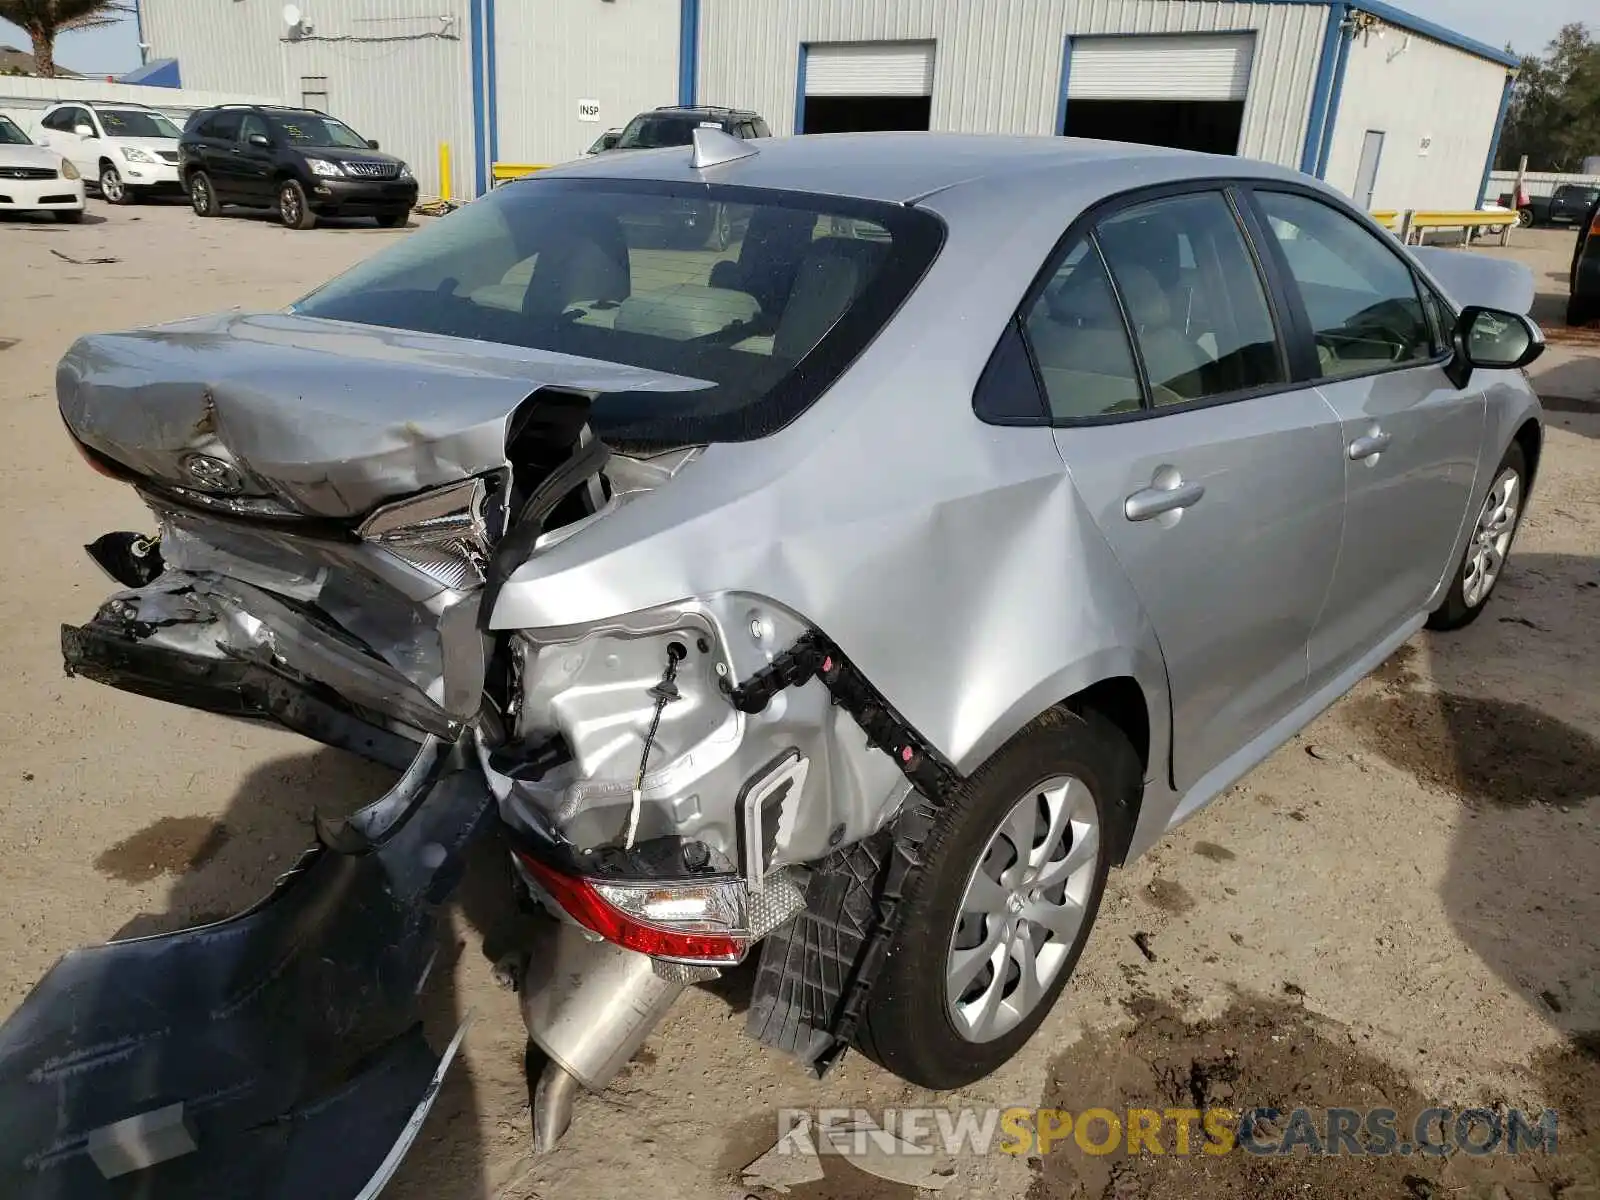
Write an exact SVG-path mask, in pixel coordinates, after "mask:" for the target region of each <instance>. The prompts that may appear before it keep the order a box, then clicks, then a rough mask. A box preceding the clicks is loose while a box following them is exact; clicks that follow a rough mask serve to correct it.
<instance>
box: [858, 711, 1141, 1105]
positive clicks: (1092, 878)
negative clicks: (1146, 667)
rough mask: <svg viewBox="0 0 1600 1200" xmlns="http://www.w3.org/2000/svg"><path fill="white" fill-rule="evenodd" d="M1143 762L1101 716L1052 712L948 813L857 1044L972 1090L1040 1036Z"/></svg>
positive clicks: (929, 1080) (925, 1077)
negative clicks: (1037, 1032)
mask: <svg viewBox="0 0 1600 1200" xmlns="http://www.w3.org/2000/svg"><path fill="white" fill-rule="evenodd" d="M1139 778H1140V769H1139V761H1138V757H1137V755H1136V754H1135V753H1134V750H1133V747H1132V746H1131V745H1129V743H1128V740H1127V738H1126V737H1124V736H1123V735H1122V733H1121V731H1120V730H1118V729H1117V728H1116V727H1115V726H1113V725H1112V724H1111V723H1110V722H1109V721H1107V720H1105V719H1104V718H1101V717H1099V716H1098V715H1097V714H1093V713H1090V714H1086V715H1079V714H1077V713H1071V712H1066V711H1062V710H1051V711H1050V712H1048V713H1046V714H1044V715H1043V716H1041V717H1039V718H1038V719H1037V720H1036V721H1035V722H1034V723H1033V724H1031V725H1029V726H1028V727H1027V728H1026V729H1024V730H1023V731H1022V732H1021V733H1019V734H1018V735H1017V736H1016V737H1014V738H1013V739H1012V740H1011V741H1010V742H1008V743H1006V745H1005V746H1003V747H1002V748H1001V749H1000V750H998V751H997V752H996V753H995V754H994V756H993V757H992V758H990V759H989V761H988V762H986V763H985V764H984V765H983V766H982V767H980V768H979V769H978V770H977V771H976V772H974V773H973V775H972V777H971V778H970V779H969V780H968V785H967V787H966V788H964V789H963V790H962V792H961V793H960V794H959V795H958V796H956V797H954V798H953V799H952V801H951V803H950V806H949V807H948V808H947V809H946V810H945V811H944V812H943V813H942V814H941V815H940V817H939V819H938V822H937V823H936V825H935V826H934V829H933V832H932V833H931V834H930V835H929V838H928V842H927V846H926V848H925V862H926V866H925V868H924V870H923V872H922V873H921V875H920V876H919V877H918V878H917V879H916V881H915V883H914V884H913V886H912V888H911V890H910V891H909V892H908V894H907V896H906V898H905V900H904V901H903V903H904V904H905V906H906V907H905V911H904V914H903V916H904V920H903V922H902V923H901V926H900V929H899V932H898V933H897V935H896V937H895V940H894V943H893V945H892V946H891V948H890V950H889V955H888V959H887V961H886V963H885V966H884V968H883V974H882V975H881V976H880V977H879V979H878V982H877V985H876V987H875V989H874V992H873V996H872V1000H871V1003H870V1005H869V1007H868V1011H867V1014H866V1017H865V1019H864V1020H863V1021H862V1024H861V1027H860V1031H859V1033H858V1037H857V1041H858V1044H859V1046H860V1048H861V1050H862V1052H863V1053H864V1054H866V1055H867V1056H868V1057H869V1058H871V1059H873V1060H874V1061H875V1062H877V1063H879V1064H880V1065H881V1066H883V1067H885V1068H887V1069H888V1070H890V1071H893V1072H894V1073H895V1074H896V1075H899V1076H900V1077H901V1078H902V1079H905V1080H907V1081H908V1082H910V1083H913V1084H916V1085H918V1086H919V1087H926V1088H933V1089H935V1090H945V1089H949V1088H956V1087H963V1086H965V1085H967V1084H969V1083H972V1082H973V1081H974V1080H977V1079H981V1078H983V1077H984V1076H985V1075H988V1074H990V1073H992V1072H993V1071H995V1070H997V1069H998V1068H999V1067H1000V1066H1002V1065H1003V1064H1004V1063H1005V1062H1006V1061H1007V1060H1008V1059H1010V1058H1011V1057H1012V1056H1013V1055H1014V1054H1016V1052H1017V1051H1018V1050H1020V1049H1021V1048H1022V1046H1023V1044H1024V1043H1025V1042H1026V1041H1027V1040H1028V1038H1030V1037H1031V1036H1032V1035H1033V1032H1034V1030H1036V1029H1037V1028H1038V1027H1039V1025H1040V1023H1041V1022H1042V1021H1043V1020H1044V1018H1045V1017H1046V1016H1047V1015H1048V1014H1049V1012H1050V1008H1051V1006H1052V1005H1053V1004H1054V1003H1055V1001H1056V998H1057V997H1058V996H1059V995H1060V994H1061V991H1062V989H1063V988H1064V987H1065V986H1066V984H1067V980H1068V978H1070V976H1071V975H1072V970H1073V967H1074V966H1075V965H1076V964H1077V961H1078V956H1079V955H1080V954H1082V952H1083V947H1084V944H1085V942H1087V940H1088V937H1089V930H1090V928H1091V926H1092V925H1093V924H1094V918H1095V914H1096V913H1097V912H1098V911H1099V908H1100V898H1101V895H1102V894H1103V893H1104V891H1105V883H1106V874H1107V872H1108V871H1109V869H1110V866H1111V859H1112V855H1113V852H1114V847H1115V845H1116V844H1117V843H1118V842H1119V840H1120V839H1119V837H1118V836H1117V831H1118V830H1119V829H1121V827H1122V825H1121V822H1122V820H1123V809H1122V807H1121V804H1122V801H1123V800H1124V799H1125V798H1127V797H1129V796H1131V795H1133V794H1134V789H1135V788H1136V787H1137V786H1138V783H1139Z"/></svg>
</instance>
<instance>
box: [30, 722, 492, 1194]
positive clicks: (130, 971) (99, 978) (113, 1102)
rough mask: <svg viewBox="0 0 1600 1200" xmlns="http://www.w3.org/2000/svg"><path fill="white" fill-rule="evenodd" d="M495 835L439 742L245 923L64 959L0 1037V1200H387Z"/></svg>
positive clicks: (433, 1075)
mask: <svg viewBox="0 0 1600 1200" xmlns="http://www.w3.org/2000/svg"><path fill="white" fill-rule="evenodd" d="M493 820H494V801H493V798H492V796H491V795H490V794H489V792H488V790H487V789H486V787H485V786H484V784H483V780H482V776H481V775H480V774H479V773H478V772H477V770H476V769H475V767H474V766H473V765H472V764H470V763H468V764H466V765H465V766H464V765H463V761H462V758H461V756H460V755H459V754H457V753H456V752H455V750H454V748H452V747H448V746H444V747H441V746H439V745H438V744H436V743H430V744H429V745H428V746H426V747H425V748H424V755H423V756H422V757H421V758H419V760H418V763H417V764H416V765H415V767H414V769H413V770H412V771H409V772H407V774H406V776H405V777H404V778H402V779H401V781H400V782H399V783H398V784H397V785H396V787H395V789H394V790H393V791H392V792H391V793H390V794H389V795H388V796H386V797H384V798H383V799H382V800H380V801H378V802H377V803H376V804H374V805H372V806H370V807H369V808H368V809H365V810H363V811H362V812H361V813H359V814H357V815H356V816H355V817H353V818H351V820H350V821H349V822H347V823H345V824H344V825H343V826H342V827H340V828H339V829H338V830H337V831H334V830H326V831H324V832H323V839H322V842H321V844H319V845H318V846H316V847H315V848H313V849H312V850H310V851H308V852H307V854H306V855H305V856H304V857H303V858H302V859H301V860H300V862H299V863H298V864H297V865H296V866H295V867H294V869H293V870H291V871H290V872H289V873H288V874H287V875H286V876H284V878H283V879H281V880H280V881H279V884H278V886H277V888H276V890H275V891H274V892H273V893H272V895H271V896H269V897H268V898H267V899H266V900H265V901H263V902H262V903H261V904H259V905H257V906H256V907H254V908H253V909H250V910H249V911H247V912H245V913H243V914H241V915H240V916H237V917H233V918H230V919H228V920H225V921H222V922H219V923H217V924H214V925H207V926H203V927H199V928H194V929H187V930H183V931H181V932H178V933H173V934H167V935H161V936H156V937H149V938H141V939H138V940H134V941H126V942H114V943H111V944H109V945H104V946H97V947H93V948H89V949H83V950H76V951H73V952H72V953H70V954H68V955H67V956H66V957H65V958H63V959H62V960H61V961H60V962H59V963H57V964H56V966H55V967H54V968H52V969H51V971H50V972H49V974H47V975H46V976H45V977H44V979H43V980H42V981H41V982H40V983H39V985H38V986H37V987H36V988H35V989H34V990H33V992H32V994H30V995H29V997H28V998H27V999H26V1000H25V1001H24V1002H23V1004H22V1007H21V1008H19V1009H18V1010H17V1011H16V1012H15V1013H14V1014H13V1015H12V1017H11V1018H10V1019H9V1020H8V1021H6V1022H5V1024H4V1025H3V1026H0V1195H3V1196H5V1197H6V1198H7V1200H97V1198H100V1197H105V1198H108V1200H110V1198H116V1197H124V1198H127V1197H134V1196H140V1197H144V1196H150V1197H160V1198H161V1200H220V1198H221V1197H229V1198H230V1200H367V1198H368V1197H372V1196H376V1195H377V1192H378V1190H379V1189H380V1188H381V1187H382V1186H383V1184H384V1183H385V1182H387V1180H388V1179H389V1178H390V1176H392V1175H393V1173H394V1171H395V1169H396V1168H397V1167H398V1164H399V1162H400V1160H401V1158H402V1157H403V1155H404V1152H405V1150H406V1149H407V1148H408V1147H409V1145H410V1143H411V1140H412V1139H414V1138H415V1136H416V1133H417V1131H418V1129H419V1128H420V1126H421V1123H422V1118H423V1117H425V1116H426V1114H427V1111H428V1108H429V1107H430V1106H431V1104H432V1102H433V1098H434V1096H435V1094H436V1093H437V1091H438V1087H439V1082H440V1080H441V1078H442V1076H443V1073H444V1068H445V1067H447V1066H448V1064H449V1060H450V1057H451V1055H453V1053H454V1051H455V1047H456V1045H457V1044H459V1040H460V1035H459V1034H458V1035H457V1039H456V1042H454V1043H452V1044H451V1046H450V1048H449V1050H448V1051H447V1052H446V1054H445V1055H444V1056H443V1057H441V1056H440V1055H438V1054H436V1053H435V1052H434V1051H433V1050H432V1049H430V1047H429V1046H428V1044H427V1043H426V1041H425V1040H424V1039H423V1036H422V1033H421V1031H420V1026H419V1013H418V1010H417V1004H418V993H419V991H420V990H421V987H422V985H423V983H424V982H425V980H426V979H427V976H428V973H429V970H430V968H431V966H432V964H433V960H434V956H435V954H436V951H437V939H438V930H437V912H438V909H439V906H440V905H441V904H442V903H443V902H444V900H445V899H446V898H447V897H448V895H449V894H450V892H451V891H452V890H453V889H454V887H455V885H456V883H457V882H458V880H459V878H460V875H461V873H462V871H463V854H464V852H465V850H466V848H467V847H468V845H469V844H470V843H471V842H472V841H473V840H474V839H475V838H476V837H477V836H478V835H479V834H480V833H481V832H483V831H485V830H486V829H488V828H490V827H491V825H492V822H493ZM329 842H337V843H338V844H339V845H340V846H341V847H343V848H342V849H333V848H331V847H330V845H329V844H328V843H329ZM351 848H354V849H356V850H357V852H354V853H350V852H347V850H349V849H351Z"/></svg>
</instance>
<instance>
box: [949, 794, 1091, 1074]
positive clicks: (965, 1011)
mask: <svg viewBox="0 0 1600 1200" xmlns="http://www.w3.org/2000/svg"><path fill="white" fill-rule="evenodd" d="M1099 852H1100V818H1099V815H1098V813H1097V812H1096V810H1095V806H1094V797H1093V796H1092V795H1091V794H1090V792H1089V788H1088V787H1087V785H1085V784H1084V782H1083V781H1082V780H1080V779H1076V778H1074V777H1072V776H1070V775H1061V776H1056V777H1055V778H1052V779H1047V780H1045V781H1044V782H1043V783H1041V784H1040V785H1039V786H1038V787H1036V788H1033V789H1032V790H1031V791H1029V793H1028V794H1027V795H1026V796H1024V797H1022V799H1020V800H1018V801H1017V803H1016V804H1015V805H1013V806H1012V809H1011V811H1010V812H1009V813H1007V814H1006V817H1005V820H1003V821H1002V822H1001V823H1000V828H999V829H997V830H995V832H994V834H993V836H992V837H990V838H989V843H988V845H986V846H985V847H984V848H983V853H982V854H981V855H979V856H978V861H977V864H976V865H975V866H974V867H973V868H972V874H971V875H970V876H969V877H968V879H967V886H966V890H965V891H964V892H963V893H962V896H961V909H960V911H959V913H958V914H957V915H956V927H955V931H954V932H953V933H952V934H951V937H950V951H949V954H948V956H947V960H946V964H945V1006H946V1009H947V1011H948V1012H949V1014H950V1018H951V1021H952V1022H953V1023H954V1025H955V1027H956V1031H957V1032H958V1033H960V1034H961V1036H962V1037H964V1038H966V1039H967V1040H968V1041H970V1042H990V1041H993V1040H994V1039H995V1038H998V1037H1002V1036H1004V1035H1005V1034H1007V1033H1009V1032H1010V1031H1011V1030H1013V1029H1015V1028H1016V1027H1017V1026H1018V1025H1019V1024H1021V1023H1022V1021H1023V1020H1025V1019H1026V1018H1027V1016H1028V1014H1030V1013H1031V1012H1033V1010H1034V1009H1036V1008H1037V1007H1038V1006H1039V1003H1040V1002H1041V1001H1042V1000H1043V999H1044V994H1045V992H1047V991H1048V990H1049V989H1050V985H1051V984H1053V983H1054V982H1055V981H1056V977H1057V976H1059V975H1060V974H1061V971H1062V968H1063V967H1065V966H1066V961H1067V956H1068V955H1069V954H1070V953H1071V951H1072V944H1073V942H1074V941H1076V940H1077V937H1078V933H1079V931H1080V930H1081V929H1082V928H1083V921H1084V915H1085V907H1084V906H1085V905H1086V904H1087V903H1088V900H1089V889H1090V888H1091V887H1092V886H1093V884H1094V872H1095V862H1096V860H1097V859H1098V857H1099Z"/></svg>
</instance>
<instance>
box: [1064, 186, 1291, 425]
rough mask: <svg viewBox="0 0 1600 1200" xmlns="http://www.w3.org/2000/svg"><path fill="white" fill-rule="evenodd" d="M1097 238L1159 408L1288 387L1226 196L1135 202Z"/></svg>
mask: <svg viewBox="0 0 1600 1200" xmlns="http://www.w3.org/2000/svg"><path fill="white" fill-rule="evenodd" d="M1095 236H1096V238H1097V239H1098V240H1099V243H1100V247H1101V250H1102V252H1103V253H1104V254H1105V258H1106V262H1107V264H1108V265H1109V266H1110V268H1111V275H1112V278H1113V279H1115V281H1116V285H1117V292H1118V294H1119V295H1120V296H1121V297H1122V303H1123V308H1124V309H1125V311H1126V312H1127V315H1128V322H1129V324H1130V325H1131V326H1132V327H1133V335H1134V339H1135V341H1136V342H1137V343H1138V346H1139V355H1140V358H1141V359H1142V360H1143V362H1144V368H1145V374H1146V376H1147V378H1148V379H1149V381H1150V397H1151V400H1152V402H1153V403H1154V404H1155V405H1156V407H1158V408H1159V407H1161V406H1163V405H1170V404H1183V403H1187V402H1189V401H1194V400H1204V399H1208V398H1211V397H1215V396H1222V395H1227V394H1230V393H1235V392H1245V391H1251V390H1253V389H1257V388H1263V387H1269V386H1271V385H1273V384H1279V383H1283V382H1285V381H1286V380H1287V378H1288V374H1287V371H1286V370H1285V367H1284V363H1283V357H1282V355H1281V353H1280V352H1279V346H1278V337H1277V331H1276V328H1275V326H1274V325H1273V321H1272V310H1271V308H1270V307H1269V306H1268V304H1267V297H1266V291H1265V288H1264V287H1263V285H1262V282H1261V276H1260V274H1259V273H1258V272H1257V270H1256V265H1255V260H1254V259H1253V258H1252V257H1251V255H1250V250H1249V247H1248V245H1247V244H1246V242H1245V240H1244V234H1243V232H1242V231H1241V230H1240V228H1239V223H1238V221H1237V220H1236V219H1235V217H1234V213H1233V209H1232V207H1231V206H1230V205H1229V203H1228V201H1227V198H1226V197H1225V196H1223V194H1222V193H1221V192H1199V193H1195V194H1193V195H1182V196H1170V197H1166V198H1164V199H1160V200H1152V201H1150V202H1149V203H1146V204H1138V205H1134V206H1132V207H1130V208H1126V209H1123V210H1121V211H1120V212H1118V213H1116V214H1115V215H1113V216H1111V217H1108V218H1107V219H1106V220H1105V221H1103V222H1101V224H1100V226H1099V227H1098V229H1097V230H1096V234H1095Z"/></svg>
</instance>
